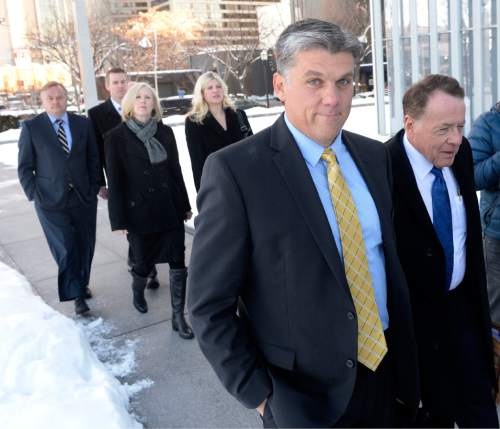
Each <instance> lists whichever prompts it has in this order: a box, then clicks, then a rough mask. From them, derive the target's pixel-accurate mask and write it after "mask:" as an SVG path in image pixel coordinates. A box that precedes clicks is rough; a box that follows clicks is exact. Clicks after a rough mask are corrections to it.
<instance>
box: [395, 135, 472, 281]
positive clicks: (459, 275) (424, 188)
mask: <svg viewBox="0 0 500 429" xmlns="http://www.w3.org/2000/svg"><path fill="white" fill-rule="evenodd" d="M403 142H404V147H405V150H406V155H407V156H408V159H409V160H410V164H411V168H412V169H413V174H414V175H415V180H416V181H417V186H418V190H419V191H420V195H421V196H422V199H423V200H424V204H425V207H426V208H427V213H429V217H430V218H431V221H433V214H432V194H431V190H432V184H433V183H434V178H435V177H434V175H433V174H432V173H431V170H432V167H434V166H433V165H432V163H431V162H430V161H429V160H428V159H427V158H426V157H425V156H423V155H422V154H421V153H420V152H419V151H418V150H417V149H415V147H413V145H412V144H411V143H410V142H409V141H408V138H407V137H406V134H405V135H404V137H403ZM442 171H443V177H444V181H445V182H446V187H447V188H448V196H449V197H450V207H451V218H452V222H453V248H454V249H453V274H452V276H451V283H450V290H451V289H455V288H456V287H457V286H458V285H459V284H460V283H461V282H462V280H463V278H464V274H465V256H466V249H465V240H466V239H467V217H466V214H465V206H464V201H463V198H462V195H461V194H460V189H459V187H458V183H457V181H456V179H455V176H454V175H453V171H452V170H451V168H449V167H444V168H443V169H442ZM395 180H397V178H395Z"/></svg>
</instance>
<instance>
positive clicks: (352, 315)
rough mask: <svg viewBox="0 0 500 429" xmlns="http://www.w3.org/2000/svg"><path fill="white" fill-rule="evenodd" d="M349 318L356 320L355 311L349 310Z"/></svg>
mask: <svg viewBox="0 0 500 429" xmlns="http://www.w3.org/2000/svg"><path fill="white" fill-rule="evenodd" d="M347 318H348V319H349V320H354V319H355V316H354V313H353V312H352V311H349V312H348V313H347Z"/></svg>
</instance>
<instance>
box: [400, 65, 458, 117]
mask: <svg viewBox="0 0 500 429" xmlns="http://www.w3.org/2000/svg"><path fill="white" fill-rule="evenodd" d="M436 91H442V92H444V93H445V94H448V95H451V96H453V97H457V98H461V99H463V98H464V89H463V88H462V87H461V86H460V84H459V83H458V81H457V80H456V79H455V78H453V77H451V76H445V75H442V74H430V75H428V76H426V77H424V78H423V79H422V80H420V81H418V82H417V83H415V84H413V85H412V86H410V87H409V88H408V89H407V90H406V92H405V95H404V96H403V113H404V114H405V115H410V116H411V117H412V118H414V119H419V118H420V117H421V116H422V115H423V114H424V111H425V107H426V106H427V102H428V100H429V97H430V96H431V95H432V94H433V93H434V92H436Z"/></svg>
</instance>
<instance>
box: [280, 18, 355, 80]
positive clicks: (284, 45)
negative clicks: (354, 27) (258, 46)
mask: <svg viewBox="0 0 500 429" xmlns="http://www.w3.org/2000/svg"><path fill="white" fill-rule="evenodd" d="M311 49H324V50H326V51H328V52H330V53H331V54H336V53H339V52H349V53H351V54H352V56H353V57H354V60H357V59H359V57H360V56H361V50H362V45H361V43H360V42H359V41H358V39H357V38H356V37H355V36H353V35H352V34H351V33H347V32H345V31H343V30H342V29H341V28H340V27H339V26H338V25H336V24H333V23H331V22H326V21H321V20H319V19H304V20H302V21H298V22H294V23H293V24H290V25H289V26H288V27H287V28H285V30H284V31H283V33H281V35H280V37H279V38H278V41H277V42H276V47H275V57H276V66H277V70H278V73H280V74H282V75H286V73H287V72H288V70H289V69H290V68H291V67H293V65H294V63H295V55H296V54H297V53H298V52H301V51H308V50H311Z"/></svg>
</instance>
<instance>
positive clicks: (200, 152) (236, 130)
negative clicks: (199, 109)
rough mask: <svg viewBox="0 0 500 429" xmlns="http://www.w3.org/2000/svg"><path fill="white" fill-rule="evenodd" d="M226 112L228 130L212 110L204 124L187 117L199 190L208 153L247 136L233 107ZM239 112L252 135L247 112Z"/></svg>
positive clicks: (191, 155)
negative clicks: (212, 113)
mask: <svg viewBox="0 0 500 429" xmlns="http://www.w3.org/2000/svg"><path fill="white" fill-rule="evenodd" d="M225 112H226V125H227V130H224V128H222V127H221V126H220V124H219V123H218V122H217V120H216V119H215V118H214V117H213V116H212V115H211V114H210V112H209V113H208V115H207V117H206V118H205V119H204V120H203V124H199V123H196V122H193V121H192V120H191V119H190V118H189V117H187V118H186V142H187V146H188V150H189V156H190V158H191V168H192V169H193V177H194V186H195V187H196V190H197V191H198V190H199V189H200V180H201V173H202V171H203V166H204V165H205V161H206V159H207V157H208V155H210V154H211V153H212V152H215V151H217V150H219V149H222V148H223V147H226V146H229V145H230V144H231V143H235V142H237V141H240V140H241V139H243V138H244V137H245V136H244V135H243V132H242V131H241V128H240V122H239V121H238V114H237V113H236V112H235V111H233V110H232V109H226V110H225ZM238 112H239V114H240V115H241V118H242V120H243V122H244V123H245V125H246V126H247V127H248V129H249V131H250V133H249V134H248V135H251V134H252V129H251V128H250V123H249V122H248V118H247V115H246V113H245V112H244V111H243V110H238Z"/></svg>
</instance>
